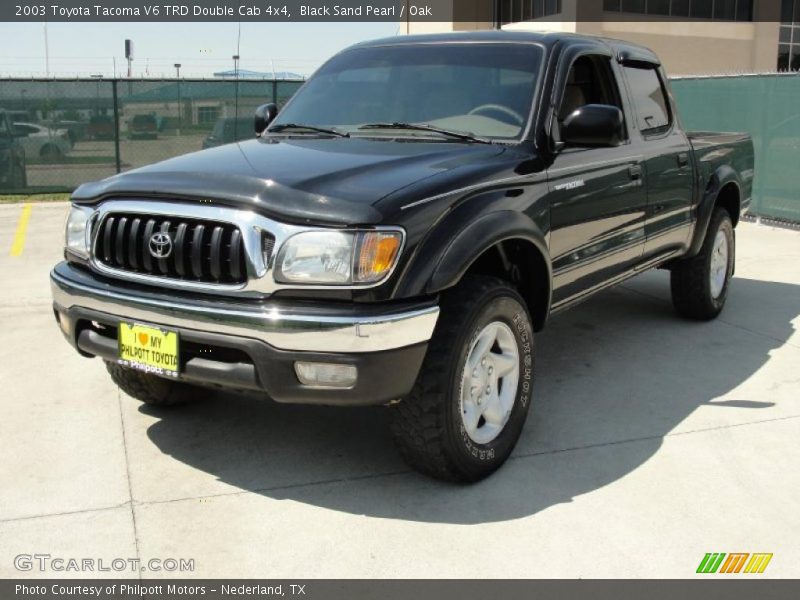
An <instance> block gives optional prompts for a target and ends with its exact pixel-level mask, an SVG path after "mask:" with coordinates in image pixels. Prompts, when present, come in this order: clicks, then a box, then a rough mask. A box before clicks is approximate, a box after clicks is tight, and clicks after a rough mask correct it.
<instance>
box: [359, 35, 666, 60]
mask: <svg viewBox="0 0 800 600" xmlns="http://www.w3.org/2000/svg"><path fill="white" fill-rule="evenodd" d="M453 42H457V43H469V42H474V43H481V42H483V43H486V42H495V43H497V42H508V43H522V44H524V43H534V44H539V45H541V46H544V47H545V48H547V49H550V48H552V47H554V46H556V45H557V44H559V43H562V44H564V45H570V44H593V45H597V46H600V47H605V48H606V49H608V50H610V51H611V52H612V54H613V55H614V56H616V57H618V58H620V59H630V60H636V61H642V62H648V63H652V64H656V65H658V64H660V61H659V59H658V56H656V54H655V52H653V51H652V50H650V49H649V48H646V47H644V46H640V45H638V44H634V43H632V42H626V41H622V40H615V39H611V38H603V37H597V36H591V35H580V34H576V33H564V32H561V31H519V30H513V31H511V30H501V29H487V30H480V31H458V32H452V33H431V34H422V35H398V36H395V37H388V38H381V39H377V40H371V41H367V42H361V43H359V44H356V45H355V46H351V47H352V48H369V47H378V46H401V45H403V46H404V45H414V44H438V43H453Z"/></svg>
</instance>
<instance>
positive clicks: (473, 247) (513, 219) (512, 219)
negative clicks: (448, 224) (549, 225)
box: [427, 210, 553, 293]
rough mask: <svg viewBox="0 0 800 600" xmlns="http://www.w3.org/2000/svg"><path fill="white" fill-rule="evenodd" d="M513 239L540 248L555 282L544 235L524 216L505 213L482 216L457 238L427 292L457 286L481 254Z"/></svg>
mask: <svg viewBox="0 0 800 600" xmlns="http://www.w3.org/2000/svg"><path fill="white" fill-rule="evenodd" d="M511 239H523V240H526V241H528V242H530V243H531V244H533V245H534V246H536V249H537V250H538V251H539V253H540V254H541V255H542V257H543V258H544V259H545V264H546V267H547V276H548V281H550V280H552V276H553V270H552V265H551V263H550V259H549V252H548V250H547V242H546V240H545V237H544V234H543V233H542V232H541V230H540V229H539V227H538V226H537V225H536V223H534V222H533V221H532V220H531V219H530V218H529V217H528V216H527V215H525V214H524V213H520V212H515V211H510V210H504V211H498V212H494V213H490V214H488V215H485V216H483V217H481V218H480V219H478V220H477V221H475V222H473V223H471V224H470V225H469V226H467V227H466V228H464V229H463V230H462V231H461V232H460V233H459V234H458V235H457V236H455V238H454V239H453V240H452V242H451V243H450V245H449V246H448V247H447V249H446V250H445V252H444V254H443V256H442V258H441V260H440V261H439V263H438V264H437V266H436V269H435V270H434V272H433V275H432V276H431V278H430V281H429V282H428V289H427V292H428V293H434V292H438V291H440V290H443V289H446V288H448V287H451V286H453V285H455V284H456V283H458V281H459V280H460V279H461V278H462V277H463V276H464V273H466V272H467V270H469V268H470V266H472V263H474V262H475V261H476V260H477V259H478V257H479V256H480V255H481V254H483V253H484V252H486V250H488V249H489V248H491V247H492V246H495V245H496V244H498V243H500V242H503V241H505V240H511Z"/></svg>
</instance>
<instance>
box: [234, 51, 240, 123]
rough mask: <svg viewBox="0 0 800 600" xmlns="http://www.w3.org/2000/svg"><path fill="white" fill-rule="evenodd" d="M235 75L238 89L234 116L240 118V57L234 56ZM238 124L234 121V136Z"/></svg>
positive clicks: (236, 90) (235, 91)
mask: <svg viewBox="0 0 800 600" xmlns="http://www.w3.org/2000/svg"><path fill="white" fill-rule="evenodd" d="M233 74H234V76H235V77H236V89H235V90H234V93H235V96H236V97H235V100H234V105H233V106H234V114H233V116H234V117H236V118H238V117H239V55H238V54H234V55H233ZM235 123H236V122H235V121H234V126H233V131H234V134H235V133H236V124H235Z"/></svg>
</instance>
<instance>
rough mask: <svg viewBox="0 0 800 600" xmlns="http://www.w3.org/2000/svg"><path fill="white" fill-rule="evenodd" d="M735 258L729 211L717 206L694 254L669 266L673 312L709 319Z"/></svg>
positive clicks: (719, 301)
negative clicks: (697, 251) (704, 236)
mask: <svg viewBox="0 0 800 600" xmlns="http://www.w3.org/2000/svg"><path fill="white" fill-rule="evenodd" d="M735 260H736V244H735V237H734V233H733V223H732V222H731V217H730V214H728V211H727V210H725V209H724V208H717V209H715V210H714V214H712V215H711V222H710V223H709V225H708V231H707V232H706V239H705V241H704V242H703V246H702V248H701V249H700V252H699V253H698V254H697V256H695V257H693V258H689V259H686V260H682V261H680V262H678V263H677V264H675V265H674V266H673V267H672V273H671V276H670V285H671V288H672V303H673V305H674V306H675V310H676V312H677V313H678V314H679V315H681V316H683V317H687V318H689V319H696V320H698V321H709V320H711V319H713V318H715V317H716V316H717V315H719V313H720V312H722V308H723V307H724V306H725V300H726V299H727V297H728V287H729V285H730V280H731V277H732V276H733V267H734V264H735Z"/></svg>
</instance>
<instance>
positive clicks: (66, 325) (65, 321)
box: [53, 310, 72, 338]
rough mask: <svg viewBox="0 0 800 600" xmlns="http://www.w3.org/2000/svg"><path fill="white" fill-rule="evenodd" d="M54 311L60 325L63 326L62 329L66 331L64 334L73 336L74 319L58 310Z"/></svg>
mask: <svg viewBox="0 0 800 600" xmlns="http://www.w3.org/2000/svg"><path fill="white" fill-rule="evenodd" d="M53 312H54V313H55V315H56V321H58V326H59V327H61V331H62V332H63V333H64V335H65V336H67V337H68V338H69V337H72V321H71V320H70V319H69V317H68V316H67V315H65V314H64V313H62V312H61V311H58V310H54V311H53Z"/></svg>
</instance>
